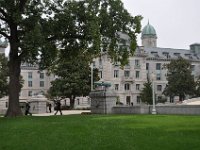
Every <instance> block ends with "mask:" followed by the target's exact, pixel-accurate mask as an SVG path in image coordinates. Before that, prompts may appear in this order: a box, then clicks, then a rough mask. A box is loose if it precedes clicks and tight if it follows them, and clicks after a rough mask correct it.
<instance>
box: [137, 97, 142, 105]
mask: <svg viewBox="0 0 200 150" xmlns="http://www.w3.org/2000/svg"><path fill="white" fill-rule="evenodd" d="M140 102H141V98H140V96H137V104H140Z"/></svg>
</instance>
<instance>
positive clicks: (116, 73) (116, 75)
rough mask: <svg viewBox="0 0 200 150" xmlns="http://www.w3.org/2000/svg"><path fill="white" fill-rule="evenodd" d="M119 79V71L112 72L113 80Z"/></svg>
mask: <svg viewBox="0 0 200 150" xmlns="http://www.w3.org/2000/svg"><path fill="white" fill-rule="evenodd" d="M118 77H119V70H114V78H118Z"/></svg>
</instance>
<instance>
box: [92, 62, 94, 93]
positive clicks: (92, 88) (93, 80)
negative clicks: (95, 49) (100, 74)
mask: <svg viewBox="0 0 200 150" xmlns="http://www.w3.org/2000/svg"><path fill="white" fill-rule="evenodd" d="M93 65H94V64H93V62H92V63H91V91H93V89H94V88H93V81H94V80H93Z"/></svg>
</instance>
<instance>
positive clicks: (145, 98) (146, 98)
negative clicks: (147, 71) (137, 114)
mask: <svg viewBox="0 0 200 150" xmlns="http://www.w3.org/2000/svg"><path fill="white" fill-rule="evenodd" d="M140 97H141V101H142V102H144V103H146V104H150V105H151V104H152V103H153V98H152V83H151V82H150V80H147V82H146V83H144V88H143V89H142V91H141V92H140Z"/></svg>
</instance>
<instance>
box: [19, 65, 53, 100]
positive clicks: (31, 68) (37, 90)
mask: <svg viewBox="0 0 200 150" xmlns="http://www.w3.org/2000/svg"><path fill="white" fill-rule="evenodd" d="M21 76H22V77H23V80H24V84H23V87H22V89H21V92H20V98H23V99H29V98H31V97H32V96H37V95H44V94H46V93H47V91H48V89H49V88H50V87H51V81H53V80H54V79H55V76H54V75H52V74H51V75H49V74H48V73H47V71H46V70H43V71H40V70H39V68H38V66H37V65H30V64H28V63H23V64H22V65H21Z"/></svg>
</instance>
